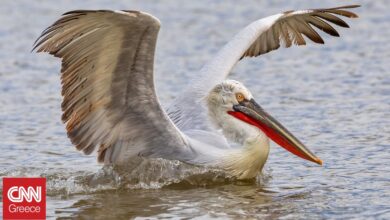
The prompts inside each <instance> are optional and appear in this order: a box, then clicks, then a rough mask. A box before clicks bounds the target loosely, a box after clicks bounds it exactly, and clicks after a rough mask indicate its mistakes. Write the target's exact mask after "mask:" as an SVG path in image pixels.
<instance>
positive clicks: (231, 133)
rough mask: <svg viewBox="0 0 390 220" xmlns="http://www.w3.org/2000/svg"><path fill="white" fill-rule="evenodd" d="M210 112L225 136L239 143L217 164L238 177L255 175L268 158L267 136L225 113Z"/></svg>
mask: <svg viewBox="0 0 390 220" xmlns="http://www.w3.org/2000/svg"><path fill="white" fill-rule="evenodd" d="M211 114H212V112H211ZM211 114H210V116H212V117H213V118H214V119H215V121H214V122H217V123H216V125H217V126H218V127H220V128H221V129H222V132H223V134H224V135H225V137H226V138H228V139H229V140H230V141H233V142H235V143H237V144H239V145H241V147H239V148H235V149H231V150H229V151H228V152H227V153H226V154H225V155H224V156H223V158H222V160H221V161H220V163H219V165H220V166H221V167H223V168H224V169H226V170H227V171H229V172H230V173H231V174H232V175H233V176H236V177H238V178H239V179H248V178H253V177H256V175H257V174H258V173H259V172H260V171H261V169H262V168H263V166H264V164H265V162H266V161H267V158H268V153H269V139H268V137H267V136H266V135H265V134H264V133H263V132H262V131H261V130H259V129H258V128H256V127H254V126H252V125H249V124H247V123H246V122H243V121H241V120H239V119H237V118H235V117H233V116H231V115H229V114H227V113H224V112H219V114H214V115H211Z"/></svg>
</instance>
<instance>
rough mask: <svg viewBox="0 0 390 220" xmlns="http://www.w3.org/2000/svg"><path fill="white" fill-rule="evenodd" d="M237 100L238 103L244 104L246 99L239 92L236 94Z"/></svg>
mask: <svg viewBox="0 0 390 220" xmlns="http://www.w3.org/2000/svg"><path fill="white" fill-rule="evenodd" d="M236 99H237V101H238V102H242V101H244V99H245V97H244V95H243V94H242V93H240V92H239V93H236Z"/></svg>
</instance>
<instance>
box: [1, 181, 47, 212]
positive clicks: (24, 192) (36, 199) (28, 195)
mask: <svg viewBox="0 0 390 220" xmlns="http://www.w3.org/2000/svg"><path fill="white" fill-rule="evenodd" d="M3 218H4V219H45V218H46V179H45V178H11V177H5V178H3Z"/></svg>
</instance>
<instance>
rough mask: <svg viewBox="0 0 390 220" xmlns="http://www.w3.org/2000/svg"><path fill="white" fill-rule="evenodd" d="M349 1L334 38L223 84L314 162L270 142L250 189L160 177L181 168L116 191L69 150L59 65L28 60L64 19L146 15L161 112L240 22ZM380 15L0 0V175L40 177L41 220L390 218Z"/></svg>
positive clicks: (266, 61) (203, 3)
mask: <svg viewBox="0 0 390 220" xmlns="http://www.w3.org/2000/svg"><path fill="white" fill-rule="evenodd" d="M348 4H361V5H362V7H361V8H358V9H356V10H353V11H354V12H356V13H357V14H358V15H359V16H360V18H358V19H347V18H345V20H346V21H347V23H349V24H350V26H351V28H350V29H343V28H338V27H337V28H336V29H337V30H339V33H340V35H341V37H340V38H334V37H331V36H325V34H321V35H322V36H324V37H323V38H324V40H325V45H314V44H310V43H309V45H308V46H305V47H293V48H290V49H279V50H277V51H274V52H271V53H269V54H266V55H263V56H260V57H257V58H252V59H245V60H243V61H241V62H240V63H239V65H238V66H237V67H236V68H235V69H234V71H233V73H232V74H231V78H233V79H237V80H239V81H241V82H243V83H244V84H245V85H246V86H247V87H248V88H249V89H250V90H251V91H252V93H253V95H254V96H255V98H256V100H258V102H259V103H260V104H261V105H262V106H263V107H264V108H265V109H266V110H267V111H268V112H270V113H272V115H274V116H275V117H276V118H277V119H278V120H279V121H281V122H282V123H283V124H284V125H286V127H287V128H289V130H290V131H292V133H294V134H295V135H296V136H297V137H299V139H301V140H302V141H303V142H304V143H305V144H306V145H307V146H308V147H309V148H310V149H312V151H314V152H316V154H317V155H318V156H319V157H321V159H322V160H324V166H323V167H319V166H316V165H313V164H310V163H309V162H306V161H303V160H301V159H299V158H297V157H294V156H293V155H292V154H290V153H288V152H286V151H284V150H282V149H281V148H279V147H278V146H276V145H274V144H273V146H272V148H271V153H270V157H269V161H268V162H267V164H266V168H265V171H264V173H263V175H262V176H259V178H258V179H257V180H256V181H255V182H249V183H237V182H223V181H222V182H221V181H219V182H213V181H214V178H213V177H210V181H208V182H207V184H206V183H204V182H202V181H200V182H199V181H198V180H197V179H196V178H193V177H192V176H191V174H198V173H199V172H201V173H202V172H204V171H199V170H191V169H190V168H188V167H185V168H184V167H183V165H182V164H177V163H166V164H165V165H164V166H162V167H160V168H161V170H163V169H165V168H166V169H167V170H175V172H176V171H177V170H184V169H185V172H183V173H185V175H184V174H183V175H181V176H172V173H171V174H169V173H167V172H164V171H160V172H158V173H156V172H150V173H137V174H134V176H131V177H132V178H133V180H134V181H132V182H125V183H123V181H121V177H118V176H116V175H115V173H113V172H111V171H110V170H107V169H102V168H101V165H97V163H96V159H95V156H94V155H92V156H84V155H82V154H81V153H79V152H77V151H76V150H75V148H74V147H73V146H72V145H71V143H70V142H69V140H68V139H67V136H66V133H65V129H64V125H63V124H62V122H61V120H60V116H61V110H60V103H61V96H60V75H59V71H60V61H59V60H58V59H55V58H53V57H51V56H49V55H47V54H35V53H31V52H30V51H31V49H32V45H33V43H34V41H35V40H36V38H37V37H38V36H39V35H40V33H41V31H43V30H44V29H45V28H46V27H47V26H49V25H50V24H52V23H53V22H54V21H55V20H56V19H58V18H59V17H60V15H61V14H63V13H64V12H66V11H69V10H74V9H131V10H142V11H146V12H148V13H151V14H153V15H154V16H156V17H157V18H159V19H160V20H161V23H162V27H161V31H160V34H159V40H158V45H157V52H156V60H155V62H156V65H155V70H156V71H155V72H156V83H157V91H158V95H159V97H160V98H161V100H162V102H163V104H164V105H167V104H169V102H170V101H171V100H172V99H173V98H174V97H175V96H176V95H177V94H178V93H180V92H181V91H182V90H183V88H184V87H185V86H186V85H187V84H188V78H189V77H191V75H193V74H196V73H197V71H198V70H199V69H200V68H201V67H202V65H203V64H204V63H205V62H206V61H207V60H208V59H210V58H211V57H213V55H214V54H215V53H216V52H217V51H218V50H219V49H220V48H221V47H222V46H223V45H224V44H225V43H226V42H227V41H228V40H230V39H231V38H232V37H233V36H234V34H235V33H237V32H238V31H239V30H240V29H241V28H243V27H245V26H246V25H247V24H249V23H250V22H252V21H254V20H256V19H259V18H262V17H265V16H268V15H272V14H276V13H279V12H283V11H287V10H291V9H306V8H322V7H336V6H341V5H348ZM389 11H390V6H389V2H388V1H386V0H375V1H368V0H365V1H362V0H356V1H344V0H343V1H331V0H321V1H320V0H314V1H304V0H295V1H287V0H272V1H271V0H267V1H266V0H264V1H254V0H245V1H239V2H238V1H213V0H199V1H185V2H184V1H178V0H176V1H174V0H168V1H152V0H147V1H133V0H126V1H108V0H107V1H105V0H97V1H65V0H61V1H27V0H19V1H13V0H3V1H2V2H1V6H0V151H1V154H0V176H1V177H4V176H44V177H47V181H48V201H47V206H48V208H47V215H48V217H49V218H62V217H63V218H67V217H79V218H89V217H93V218H101V219H108V218H116V219H119V218H131V217H136V216H139V217H145V218H147V217H156V218H168V217H184V218H194V217H199V218H209V217H217V218H242V217H246V218H269V219H273V218H283V219H313V218H314V219H332V218H341V219H344V218H366V217H371V218H377V219H390V203H389V201H390V166H389V164H390V73H389V69H390V63H389V61H390V46H389V45H390V44H389V42H388V41H389V39H390V13H389ZM151 176H153V178H152V177H151ZM156 176H157V177H156ZM86 177H88V178H86ZM201 178H208V177H206V176H201ZM91 180H98V181H95V183H97V184H91V182H93V181H91ZM172 183H174V184H172ZM118 186H120V187H118ZM0 212H1V211H0Z"/></svg>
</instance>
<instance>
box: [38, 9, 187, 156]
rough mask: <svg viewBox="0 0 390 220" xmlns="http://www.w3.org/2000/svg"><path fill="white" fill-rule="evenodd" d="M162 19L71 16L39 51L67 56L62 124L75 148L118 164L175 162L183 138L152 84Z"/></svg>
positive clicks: (127, 14)
mask: <svg viewBox="0 0 390 220" xmlns="http://www.w3.org/2000/svg"><path fill="white" fill-rule="evenodd" d="M159 28H160V22H159V21H158V20H157V19H156V18H154V17H153V16H151V15H148V14H146V13H143V12H137V11H107V10H100V11H85V10H79V11H71V12H68V13H66V14H64V15H63V17H61V18H60V19H59V20H58V21H56V22H55V23H54V24H53V25H52V26H50V27H48V28H47V29H46V30H45V31H44V32H43V33H42V35H41V36H40V37H39V38H38V40H37V42H36V45H35V47H34V49H35V48H38V49H37V51H38V52H48V53H50V54H52V55H54V56H56V57H60V58H62V68H61V80H62V95H63V102H62V110H63V115H62V120H63V121H64V123H66V129H67V132H68V136H69V138H70V140H71V141H72V143H73V144H74V145H75V146H76V148H77V149H78V150H82V151H83V152H84V153H85V154H91V153H92V152H93V151H94V150H95V149H96V148H97V147H98V161H99V162H105V163H121V162H125V161H126V159H127V158H130V157H132V156H136V155H140V154H141V155H148V156H157V157H165V158H168V159H169V158H170V157H171V156H172V155H174V154H175V153H174V152H177V151H180V150H182V149H183V148H186V145H187V144H186V140H185V138H184V136H183V135H182V134H181V132H180V131H179V130H178V129H177V128H176V127H175V125H174V124H173V123H172V121H171V120H170V119H169V117H168V116H167V114H166V113H165V112H164V111H163V110H162V109H161V106H160V104H159V102H158V99H157V97H156V93H155V88H154V82H153V61H154V51H155V46H156V40H157V35H158V31H159Z"/></svg>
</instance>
